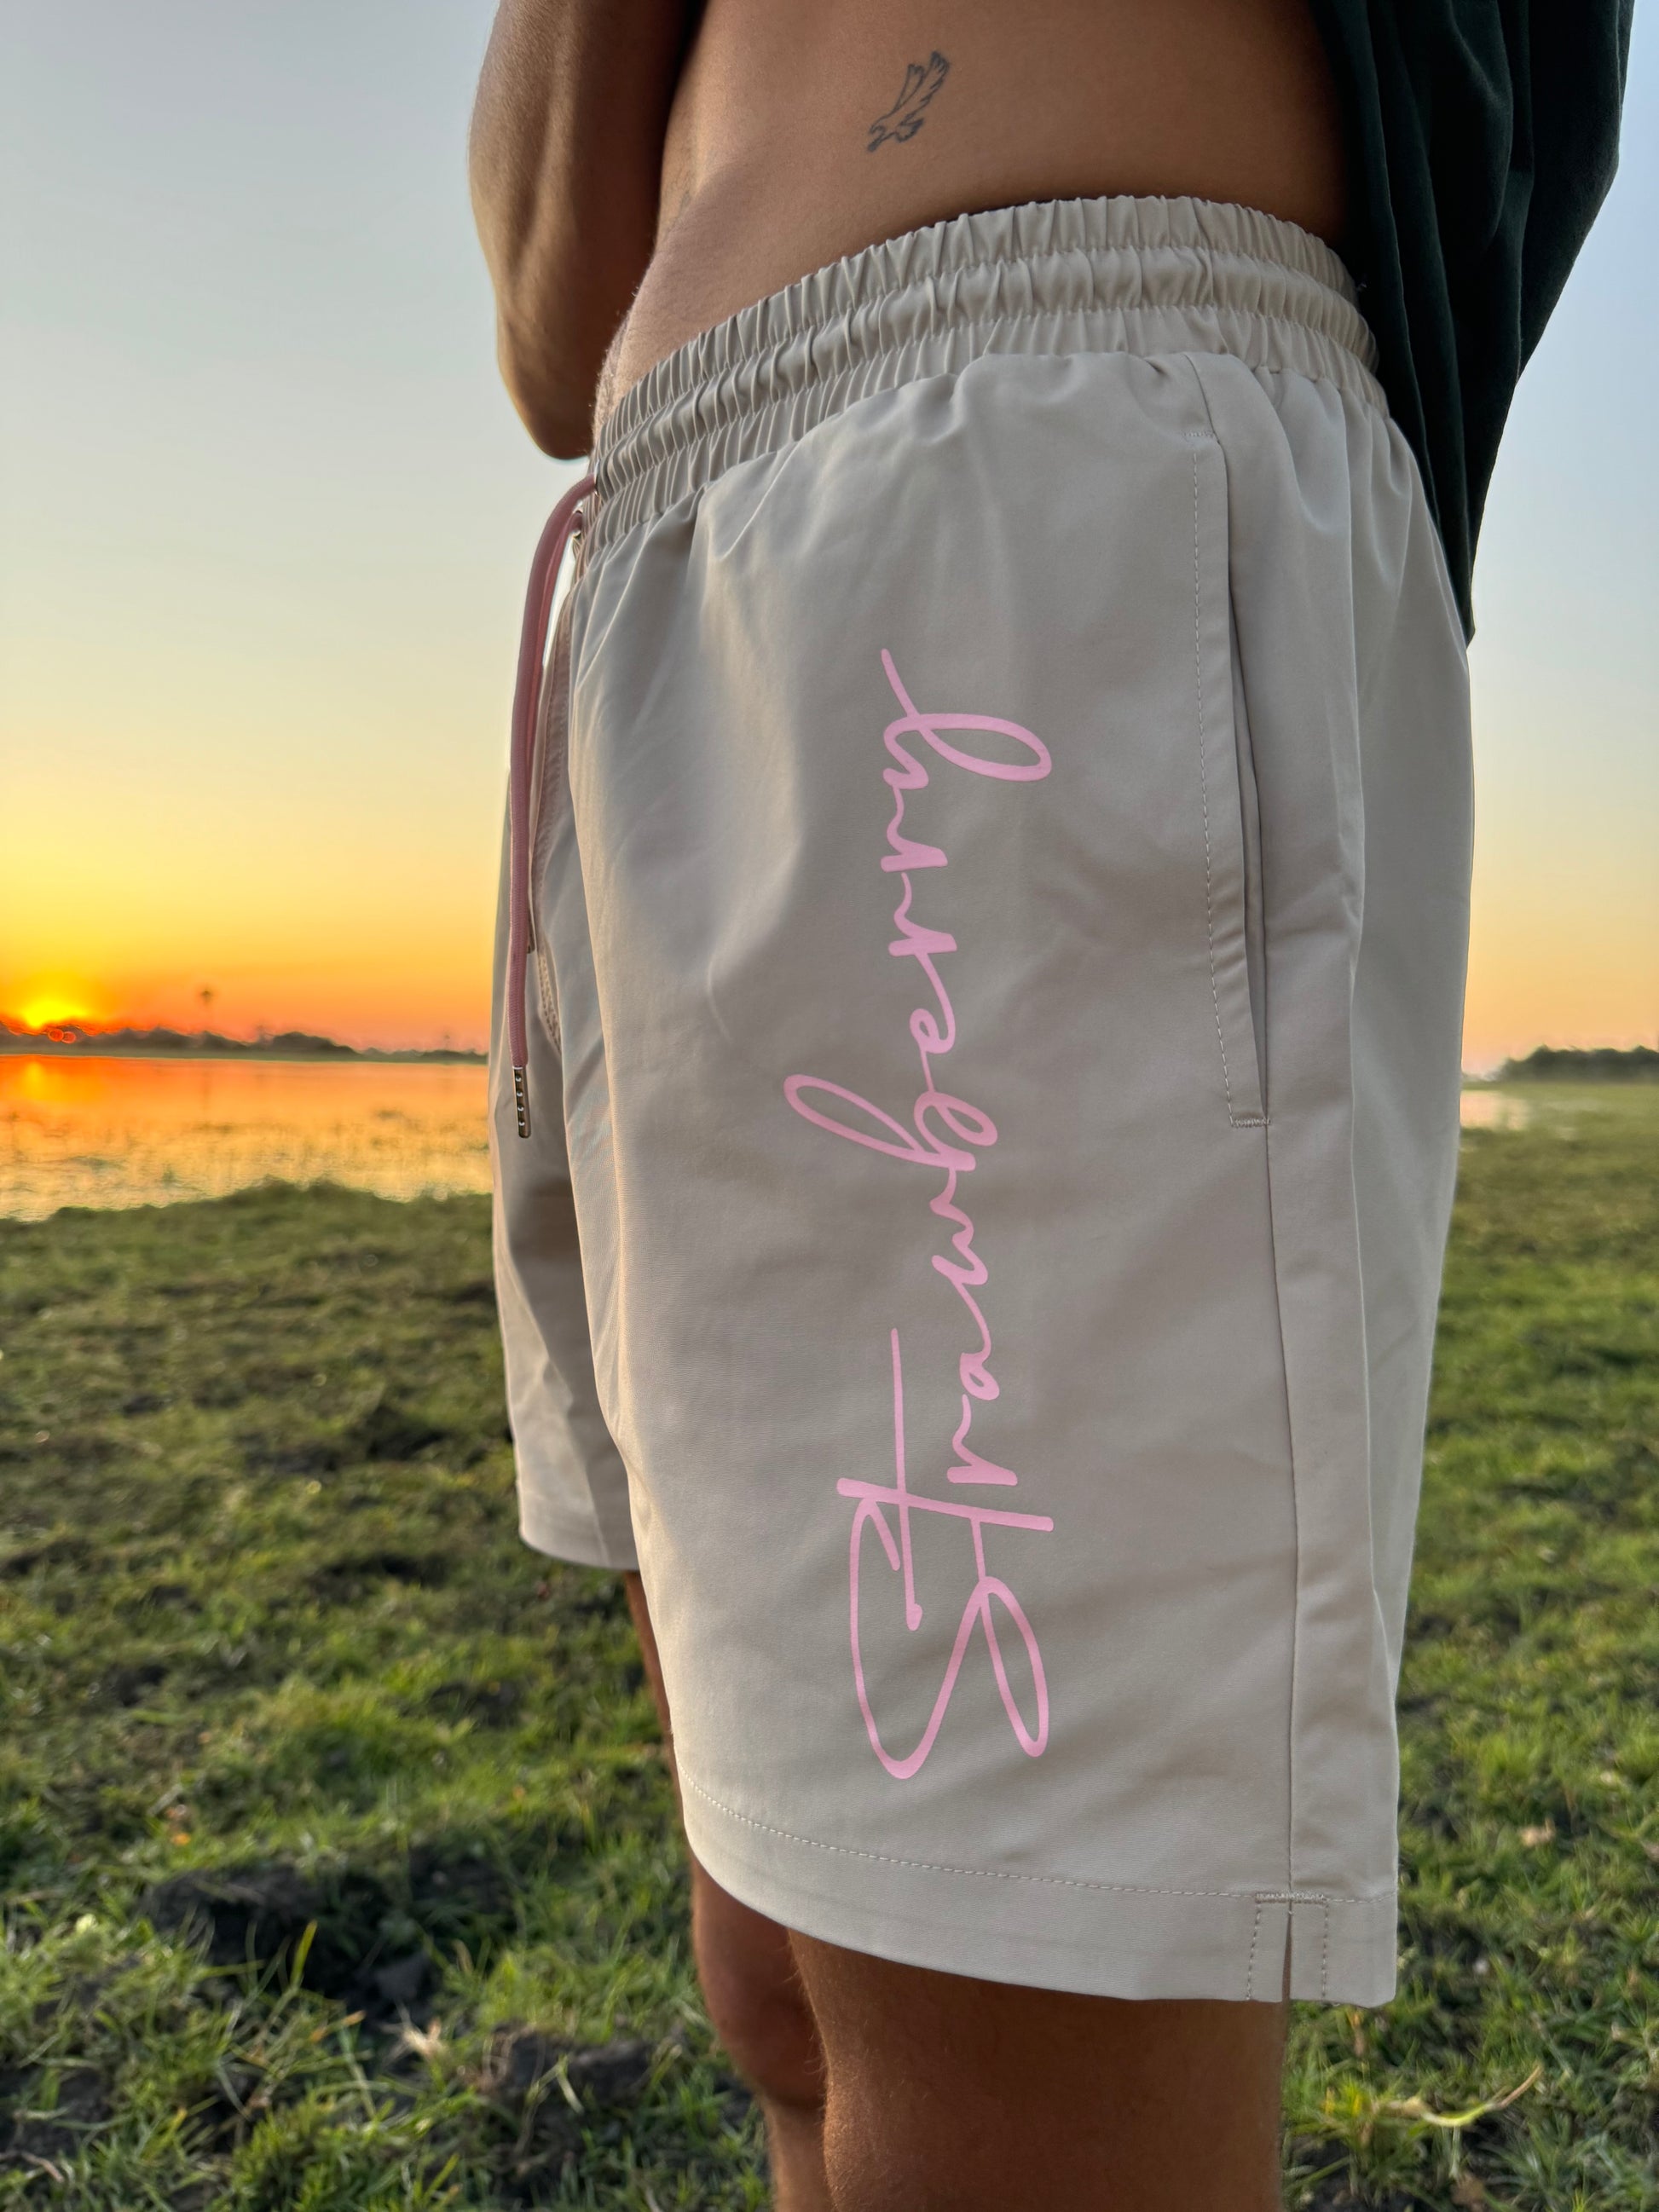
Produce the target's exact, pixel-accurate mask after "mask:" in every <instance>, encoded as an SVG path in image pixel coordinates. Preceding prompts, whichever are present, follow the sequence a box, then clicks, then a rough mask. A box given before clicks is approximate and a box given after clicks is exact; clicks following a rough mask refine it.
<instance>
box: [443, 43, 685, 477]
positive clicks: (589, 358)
mask: <svg viewBox="0 0 1659 2212" xmlns="http://www.w3.org/2000/svg"><path fill="white" fill-rule="evenodd" d="M695 20H696V0H501V6H500V7H499V9H497V11H496V15H495V27H494V28H493V29H492V31H491V33H490V36H489V51H488V52H486V54H485V56H484V64H483V75H482V76H481V78H480V80H479V83H478V97H477V104H476V106H474V109H473V113H472V136H471V149H470V161H469V167H470V172H471V185H472V207H473V213H474V215H475V216H476V218H477V225H478V236H479V238H480V240H482V242H483V251H484V259H485V260H486V262H487V263H488V264H489V275H490V280H491V282H492V283H493V284H494V285H495V316H496V354H497V358H498V359H499V361H500V362H501V375H502V377H503V379H504V380H505V381H506V384H507V391H508V392H510V393H511V395H512V398H513V405H514V406H515V407H516V408H517V409H518V410H519V413H520V416H522V417H523V418H524V422H525V426H526V428H527V429H528V430H529V432H530V435H531V436H532V438H534V440H535V441H536V443H537V444H538V446H539V447H542V449H543V451H544V452H545V453H555V454H557V455H558V456H559V457H560V458H561V459H574V457H575V456H576V455H578V454H580V453H586V451H587V449H588V445H589V442H590V437H591V429H590V426H591V422H592V410H593V393H594V389H595V386H597V384H598V382H599V370H600V368H601V365H602V364H603V362H604V360H605V349H606V347H607V346H608V345H609V343H610V342H611V337H612V335H613V334H614V332H615V331H616V329H617V325H618V324H619V323H620V322H621V320H622V319H623V315H624V314H625V313H627V311H628V304H629V301H630V300H631V299H632V298H633V296H634V293H635V290H636V289H637V288H638V285H639V282H640V279H641V276H643V275H644V273H645V269H646V265H647V263H648V262H649V260H650V258H651V253H652V249H653V244H654V241H655V238H656V232H657V201H658V191H659V176H660V172H661V167H662V145H663V133H664V131H665V127H666V125H667V121H668V111H669V106H670V104H671V101H672V99H673V96H674V87H675V84H676V82H678V76H679V70H680V64H681V61H682V59H683V58H684V52H685V47H686V45H687V42H688V40H689V37H690V31H691V28H692V27H693V25H694V23H695Z"/></svg>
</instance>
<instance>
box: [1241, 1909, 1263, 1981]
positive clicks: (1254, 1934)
mask: <svg viewBox="0 0 1659 2212" xmlns="http://www.w3.org/2000/svg"><path fill="white" fill-rule="evenodd" d="M1266 1909H1267V1899H1265V1898H1262V1897H1258V1898H1257V1899H1256V1901H1255V1923H1254V1924H1253V1925H1252V1927H1251V1929H1250V1963H1249V1966H1247V1967H1246V1968H1245V1969H1244V1994H1245V1996H1247V1997H1253V1996H1255V1954H1256V1947H1257V1945H1258V1944H1259V1943H1260V1942H1261V1915H1262V1913H1263V1912H1264V1911H1265V1910H1266Z"/></svg>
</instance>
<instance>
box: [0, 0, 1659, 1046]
mask: <svg viewBox="0 0 1659 2212" xmlns="http://www.w3.org/2000/svg"><path fill="white" fill-rule="evenodd" d="M490 12H491V10H490V7H489V4H488V0H397V3H396V4H394V0H358V4H356V5H354V6H353V7H351V8H349V9H339V8H337V7H331V6H326V5H324V4H323V0H294V4H291V5H289V6H286V7H284V8H282V9H217V10H209V9H202V8H200V7H199V6H196V5H193V4H187V0H156V4H154V5H150V6H147V7H145V8H143V9H134V8H132V7H131V5H130V4H125V0H58V4H56V5H54V6H53V7H52V8H51V9H28V10H23V9H18V10H13V11H9V13H8V15H7V18H6V21H5V25H4V27H3V29H0V139H3V148H0V165H3V184H4V186H5V189H6V193H7V204H8V206H9V208H10V210H12V212H11V214H10V215H9V217H8V223H9V230H10V234H11V235H10V237H9V244H8V252H7V274H6V283H5V287H4V294H5V296H4V301H3V313H4V317H5V323H6V330H5V338H4V345H3V349H0V403H3V404H0V466H3V473H4V477H5V482H6V485H7V494H6V506H7V520H6V522H5V525H4V534H3V540H0V747H3V750H0V1012H5V1013H9V1014H10V1015H12V1016H14V1017H18V1016H21V1017H22V1018H26V1019H32V1020H34V1021H40V1020H45V1019H52V1018H68V1017H73V1016H76V1015H83V1016H90V1017H94V1018H106V1019H107V1018H133V1019H138V1020H143V1021H150V1020H164V1021H168V1022H172V1023H175V1024H182V1025H185V1026H188V1027H196V1026H198V1025H199V1024H200V1023H201V1021H202V1019H203V1006H202V1003H201V1001H200V999H199V996H198V994H199V993H200V992H201V991H202V990H203V988H204V987H209V988H210V989H211V990H212V991H213V993H214V994H215V996H214V999H213V1001H212V1006H211V1020H212V1023H213V1025H214V1026H216V1027H219V1028H223V1029H227V1030H232V1031H240V1032H250V1031H252V1030H253V1029H254V1028H255V1027H256V1026H258V1025H259V1024H264V1025H266V1026H268V1027H270V1028H271V1029H281V1028H287V1027H292V1026H299V1027H304V1028H307V1029H320V1030H327V1031H331V1032H333V1033H334V1034H337V1035H339V1036H346V1037H349V1038H350V1039H353V1040H355V1041H357V1042H374V1043H380V1044H425V1043H435V1042H439V1041H440V1040H441V1039H442V1038H444V1037H446V1036H447V1037H448V1038H450V1039H452V1040H453V1042H458V1043H477V1042H482V1041H483V1035H484V1030H485V1025H486V1019H487V1001H488V962H489V939H490V931H491V916H492V908H493V900H494V888H495V859H496V852H497V842H498V837H499V831H500V810H501V792H502V782H503V775H504V765H505V750H506V727H507V708H508V702H509V696H510V688H511V681H512V669H513V652H514V646H515V638H516V626H517V619H518V611H519V599H520V591H521V587H522V571H523V568H524V565H525V563H526V561H527V559H528V556H529V552H530V549H531V547H532V544H533V543H534V539H535V536H536V532H537V530H538V526H539V523H540V520H541V518H542V517H543V515H544V513H545V512H546V509H547V508H548V507H549V506H550V504H551V502H552V501H553V499H554V498H555V496H556V494H557V492H558V491H559V490H560V489H562V485H563V484H564V483H566V482H568V479H569V476H570V474H571V473H572V472H571V471H568V470H566V469H562V468H561V467H559V466H557V465H555V464H551V463H549V462H547V461H545V460H544V459H541V458H540V457H539V456H538V454H537V453H535V452H534V451H533V449H532V447H531V446H530V445H529V443H528V441H526V438H525V437H524V435H523V433H522V432H521V431H520V428H519V427H518V425H517V422H516V421H515V419H514V418H513V414H512V412H511V410H510V409H509V407H508V405H507V401H506V399H505V398H504V397H503V395H502V394H501V391H500V389H499V387H498V386H497V384H496V381H495V370H494V364H493V358H492V338H491V328H490V315H489V301H488V297H487V293H486V289H485V284H484V279H483V270H482V266H481V264H480V261H479V257H478V253H477V246H476V245H475V243H474V240H473V237H472V234H471V222H470V218H469V215H468V210H467V202H466V191H465V161H464V141H465V122H466V112H467V106H468V103H469V100H470V96H471V86H472V82H473V80H474V77H475V75H476V70H477V61H478V58H479V56H480V54H481V52H482V50H483V40H484V37H485V34H486V32H487V29H488V25H489V15H490ZM1656 229H1659V23H1654V22H1650V21H1648V20H1647V19H1646V18H1645V17H1642V16H1639V15H1638V23H1637V30H1636V42H1635V49H1634V54H1633V58H1632V83H1631V94H1630V106H1629V111H1628V114H1627V122H1626V156H1625V166H1624V169H1623V172H1622V173H1621V176H1620V181H1619V184H1618V185H1617V186H1616V187H1615V190H1614V193H1613V199H1612V200H1611V202H1610V203H1609V204H1608V207H1607V210H1606V212H1605V213H1604V215H1603V217H1602V220H1601V226H1600V228H1598V230H1597V232H1596V234H1595V237H1594V238H1593V239H1592V241H1591V244H1590V246H1589V249H1588V250H1587V252H1586V254H1585V257H1584V259H1583V263H1582V264H1581V265H1580V268H1579V270H1578V271H1577V274H1576V275H1575V276H1574V278H1573V280H1572V283H1571V286H1570V288H1569V289H1568V292H1567V295H1566V297H1565V301H1564V302H1563V305H1562V307H1561V308H1560V310H1559V312H1558V315H1557V319H1556V322H1555V325H1554V326H1553V329H1552V331H1551V332H1550V334H1549V336H1548V337H1547V340H1546V342H1545V345H1544V348H1543V349H1542V351H1541V355H1540V356H1539V358H1538V360H1537V361H1536V362H1535V363H1534V366H1533V368H1532V369H1531V370H1530V371H1529V372H1528V377H1527V380H1526V381H1525V383H1524V384H1523V386H1522V392H1521V396H1520V398H1519V400H1518V402H1517V404H1516V410H1515V414H1514V416H1513V418H1512V423H1511V430H1510V439H1509V442H1508V445H1507V447H1506V450H1505V453H1504V459H1503V461H1502V464H1501V465H1500V469H1499V474H1498V482H1497V484H1496V487H1495V489H1494V492H1493V495H1492V502H1491V506H1490V508H1489V511H1488V519H1487V524H1486V536H1485V538H1484V540H1483V547H1482V553H1481V558H1480V568H1479V571H1478V574H1477V578H1476V608H1477V615H1478V617H1479V620H1480V636H1479V638H1478V639H1477V641H1476V644H1475V647H1474V654H1473V668H1474V685H1475V702H1476V734H1477V747H1478V775H1479V785H1478V791H1479V851H1478V859H1477V871H1476V908H1475V931H1474V953H1473V962H1472V970H1471V978H1470V997H1469V1015H1468V1043H1467V1053H1466V1057H1467V1059H1468V1061H1469V1063H1470V1064H1471V1065H1472V1066H1487V1065H1490V1064H1492V1062H1493V1061H1495V1060H1498V1059H1499V1058H1501V1057H1502V1056H1503V1055H1504V1054H1507V1053H1510V1052H1520V1051H1524V1050H1526V1049H1528V1048H1529V1047H1530V1046H1531V1045H1533V1044H1534V1043H1537V1042H1540V1041H1543V1040H1548V1041H1550V1042H1557V1043H1574V1042H1613V1043H1631V1042H1638V1041H1642V1040H1645V1041H1650V1042H1651V1041H1652V1040H1653V1039H1654V1037H1655V1034H1656V1030H1659V642H1656V640H1659V623H1656V622H1655V620H1654V617H1653V610H1654V608H1655V607H1656V605H1659V432H1656V428H1655V419H1656V418H1655V410H1653V409H1652V407H1651V405H1650V393H1649V391H1648V388H1647V387H1648V385H1649V382H1650V377H1651V363H1652V362H1653V361H1654V359H1655V358H1656V357H1659V286H1656V282H1655V278H1654V275H1653V255H1652V251H1651V241H1652V239H1653V237H1654V235H1655V233H1656Z"/></svg>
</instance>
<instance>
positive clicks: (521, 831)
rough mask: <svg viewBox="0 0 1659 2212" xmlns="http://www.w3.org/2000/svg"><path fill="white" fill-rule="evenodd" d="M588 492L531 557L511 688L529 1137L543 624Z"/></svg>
mask: <svg viewBox="0 0 1659 2212" xmlns="http://www.w3.org/2000/svg"><path fill="white" fill-rule="evenodd" d="M592 489H593V479H592V477H583V478H582V480H581V482H580V483H577V484H573V485H572V486H571V488H570V489H569V490H568V492H566V494H565V495H564V497H563V498H562V500H561V501H559V503H558V505H557V506H556V507H555V508H554V510H553V512H552V513H551V514H550V516H549V517H548V519H547V527H546V528H545V529H544V531H543V532H542V534H541V540H540V543H539V544H538V545H537V548H536V556H535V558H534V560H533V561H532V562H531V564H530V588H529V590H528V592H526V595H525V607H524V628H523V629H522V630H521V631H520V636H519V672H518V681H517V683H516V684H515V685H514V686H513V743H512V751H511V761H512V769H511V775H510V776H509V779H508V788H509V791H510V793H511V796H510V799H509V800H508V806H507V813H508V819H509V823H510V833H511V834H510V836H509V838H508V841H507V842H508V853H509V865H508V873H507V902H508V905H507V915H508V920H507V1044H508V1048H509V1050H510V1052H511V1054H512V1059H511V1061H510V1063H509V1064H510V1066H511V1067H512V1069H513V1114H514V1116H515V1118H516V1119H517V1121H518V1126H519V1134H520V1137H527V1136H528V1135H529V1134H530V1073H529V1060H530V1040H529V1034H528V1024H527V1023H526V1019H525V999H526V986H527V984H528V981H529V969H530V945H531V939H532V929H531V926H530V848H531V840H532V824H531V820H530V801H531V796H532V790H533V788H534V782H535V767H536V732H537V725H538V720H539V719H540V713H541V695H542V678H543V672H544V671H543V657H544V653H545V652H546V649H547V619H548V616H549V615H550V613H551V611H552V607H553V587H554V585H555V584H556V581H557V580H558V574H559V562H560V561H561V560H562V558H563V556H564V549H565V547H566V546H567V545H568V544H569V543H570V540H571V539H572V538H574V536H575V535H576V533H577V532H578V531H580V528H581V526H582V501H584V500H585V499H586V497H587V495H588V494H589V493H590V492H591V491H592Z"/></svg>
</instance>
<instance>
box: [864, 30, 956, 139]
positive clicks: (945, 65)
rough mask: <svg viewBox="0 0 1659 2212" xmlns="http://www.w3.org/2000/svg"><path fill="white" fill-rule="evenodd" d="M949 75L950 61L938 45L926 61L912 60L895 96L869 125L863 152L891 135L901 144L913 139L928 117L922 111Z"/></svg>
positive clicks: (936, 96)
mask: <svg viewBox="0 0 1659 2212" xmlns="http://www.w3.org/2000/svg"><path fill="white" fill-rule="evenodd" d="M950 74H951V64H950V63H949V62H948V61H946V59H945V56H944V55H943V54H942V53H940V52H939V51H938V50H937V48H936V49H935V50H934V52H932V53H931V54H929V55H928V57H927V60H926V61H925V62H912V63H911V64H910V66H909V68H908V69H907V70H905V72H904V84H903V88H902V90H901V92H900V94H899V96H898V98H897V99H896V100H895V101H894V102H893V104H892V106H890V108H889V109H888V110H887V112H886V113H885V114H884V115H878V116H877V118H876V119H875V121H874V122H873V123H872V125H870V143H869V144H868V146H867V147H866V149H865V151H866V153H869V154H873V153H874V152H875V150H876V149H877V147H878V146H884V145H885V144H886V143H887V142H888V140H889V139H892V140H893V141H894V142H895V143H896V144H898V145H901V146H902V144H903V143H904V141H905V140H906V139H907V138H914V137H915V135H916V133H917V131H920V130H921V126H922V125H923V123H924V122H926V120H927V116H926V113H925V112H924V111H925V110H926V109H927V106H928V105H929V104H930V102H932V101H933V100H936V99H937V98H938V96H939V93H940V92H941V91H942V90H943V88H944V85H945V78H946V77H947V76H950Z"/></svg>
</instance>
